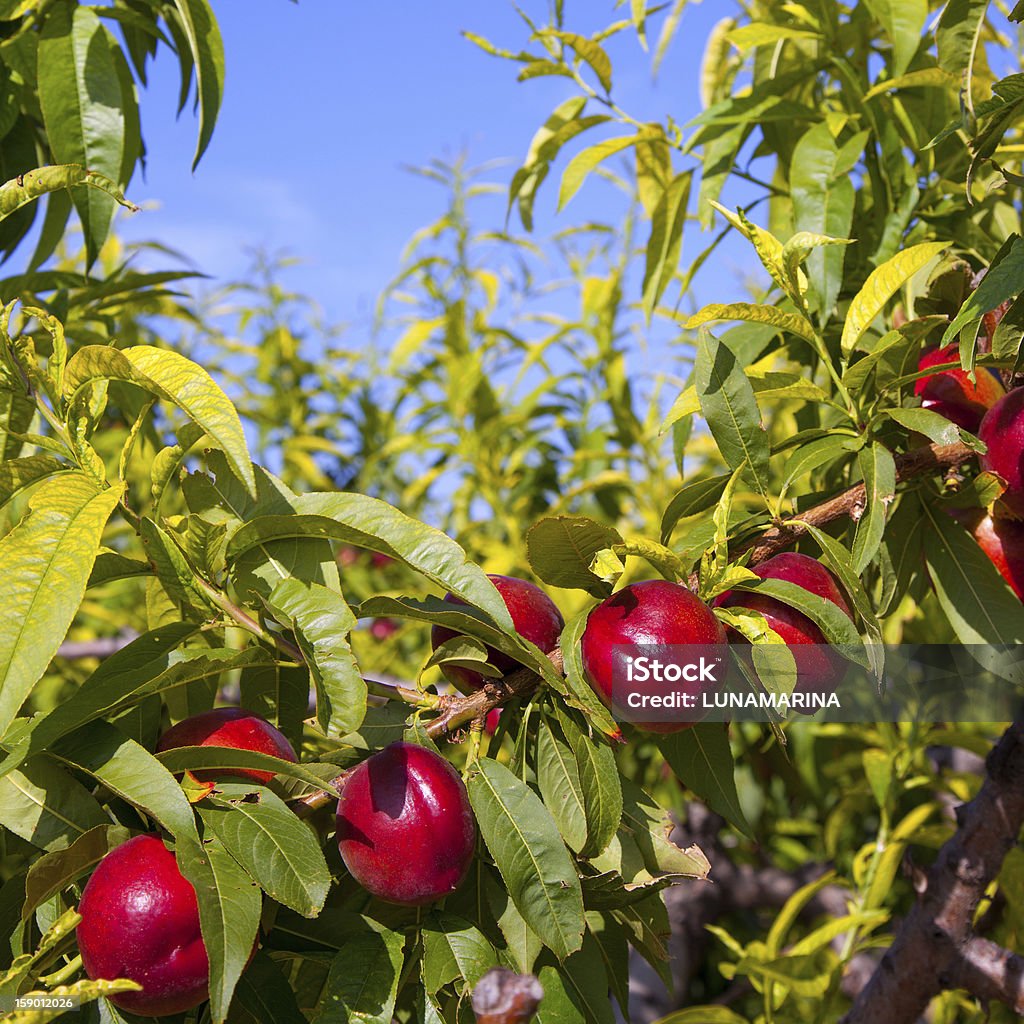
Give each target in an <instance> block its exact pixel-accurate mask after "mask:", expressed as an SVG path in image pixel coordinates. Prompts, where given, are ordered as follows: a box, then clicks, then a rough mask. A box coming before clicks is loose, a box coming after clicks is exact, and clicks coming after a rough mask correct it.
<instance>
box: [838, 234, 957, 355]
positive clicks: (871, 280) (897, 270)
mask: <svg viewBox="0 0 1024 1024" xmlns="http://www.w3.org/2000/svg"><path fill="white" fill-rule="evenodd" d="M949 245H950V243H949V242H922V243H921V244H920V245H914V246H911V247H910V248H909V249H904V250H903V252H898V253H896V255H895V256H893V257H892V259H890V260H886V262H885V263H883V264H882V265H881V266H880V267H876V268H875V269H874V270H873V271H871V273H870V274H869V275H868V279H867V280H866V281H865V282H864V287H863V288H861V290H860V291H859V292H858V293H857V294H856V296H855V297H854V299H853V302H851V303H850V308H849V310H848V311H847V314H846V322H845V323H844V324H843V342H842V345H843V354H844V355H846V356H849V354H850V353H851V352H852V351H853V350H854V348H855V347H856V345H857V342H858V341H860V339H861V337H863V335H864V332H865V331H866V330H867V329H868V328H869V327H870V326H871V324H872V323H873V321H874V319H875V317H876V316H878V314H879V313H881V312H882V310H883V309H885V305H886V303H887V302H888V301H889V300H890V299H891V298H892V297H893V296H894V295H895V294H896V293H897V292H898V291H899V290H900V288H902V287H903V285H904V284H906V283H907V281H909V280H910V279H911V278H912V277H913V276H914V275H915V274H916V273H917V272H918V271H919V270H922V269H923V268H924V267H926V266H928V264H929V263H931V261H932V260H933V259H935V257H936V256H938V255H939V253H941V252H942V251H943V250H944V249H948V248H949Z"/></svg>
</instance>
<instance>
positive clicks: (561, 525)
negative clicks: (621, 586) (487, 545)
mask: <svg viewBox="0 0 1024 1024" xmlns="http://www.w3.org/2000/svg"><path fill="white" fill-rule="evenodd" d="M621 543H622V537H621V535H620V534H619V532H618V531H617V530H615V529H614V528H613V527H611V526H606V525H604V524H603V523H599V522H597V521H596V520H594V519H590V518H588V517H587V516H551V517H548V518H546V519H541V520H540V522H538V523H535V524H534V525H533V526H531V527H530V529H529V530H528V531H527V533H526V552H527V557H528V558H529V560H530V568H532V569H533V571H534V573H535V574H536V576H537V578H538V579H540V580H543V581H544V582H545V583H550V584H551V586H553V587H564V588H566V589H569V590H585V591H586V592H587V593H588V594H592V595H593V596H594V597H600V598H604V597H607V596H608V595H609V594H610V593H611V588H610V587H609V586H608V584H607V583H605V582H604V580H602V579H600V578H599V577H598V576H596V575H595V574H594V573H593V572H592V571H591V569H590V566H591V565H592V564H593V561H594V556H595V555H596V554H597V553H598V552H599V551H601V550H603V549H604V548H610V547H614V546H615V545H616V544H621Z"/></svg>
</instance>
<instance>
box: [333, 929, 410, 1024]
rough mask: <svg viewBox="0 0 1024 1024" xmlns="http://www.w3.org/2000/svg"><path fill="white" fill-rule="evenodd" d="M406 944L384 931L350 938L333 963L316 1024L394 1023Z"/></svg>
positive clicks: (400, 937) (393, 933)
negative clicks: (403, 948)
mask: <svg viewBox="0 0 1024 1024" xmlns="http://www.w3.org/2000/svg"><path fill="white" fill-rule="evenodd" d="M404 942H405V938H404V936H403V935H402V934H401V933H400V932H392V931H387V930H384V929H381V930H380V931H369V932H362V933H360V934H357V935H356V936H354V937H353V938H351V939H349V940H348V941H347V942H346V943H345V945H344V946H342V947H341V951H340V952H339V953H338V955H337V956H336V957H335V958H334V960H333V961H332V962H331V969H330V973H329V974H328V976H327V984H326V986H325V987H324V993H325V997H324V999H323V1001H322V1003H321V1004H320V1006H319V1008H318V1012H317V1015H316V1024H391V1020H392V1017H393V1016H394V1008H395V998H396V996H397V995H398V980H399V977H400V975H401V971H402V946H403V944H404Z"/></svg>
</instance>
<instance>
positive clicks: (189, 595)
mask: <svg viewBox="0 0 1024 1024" xmlns="http://www.w3.org/2000/svg"><path fill="white" fill-rule="evenodd" d="M138 532H139V539H140V540H141V541H142V547H143V550H144V551H145V553H146V555H147V556H148V557H149V561H150V563H151V564H152V565H153V567H154V569H155V571H156V575H157V577H158V578H159V579H160V582H161V584H162V585H163V588H164V590H165V591H166V593H167V595H168V597H170V598H171V600H172V601H173V602H174V603H175V604H176V605H177V606H178V608H179V609H180V610H181V612H182V615H181V617H182V618H185V619H188V618H192V619H194V620H196V621H202V620H203V619H206V618H208V617H209V616H210V613H211V612H212V611H213V610H214V607H215V606H214V605H213V604H212V603H211V601H210V599H209V597H208V595H207V593H206V591H204V590H203V589H202V587H201V586H200V585H199V582H198V573H197V572H196V571H195V570H194V569H193V568H192V566H191V565H189V563H188V561H187V560H186V558H185V556H184V555H183V554H182V552H181V550H180V548H179V547H178V546H177V545H176V544H175V543H174V541H172V540H171V538H170V535H169V534H168V533H167V532H166V531H165V530H164V529H163V528H162V527H160V526H158V525H157V524H156V523H155V522H153V520H152V519H150V518H149V517H148V516H144V517H143V518H142V520H141V522H140V523H139V527H138Z"/></svg>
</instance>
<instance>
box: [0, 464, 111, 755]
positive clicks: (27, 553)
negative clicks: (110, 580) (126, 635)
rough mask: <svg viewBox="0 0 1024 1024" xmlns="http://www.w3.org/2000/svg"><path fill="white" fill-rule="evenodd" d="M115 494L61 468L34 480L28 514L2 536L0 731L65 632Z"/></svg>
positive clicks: (80, 597)
mask: <svg viewBox="0 0 1024 1024" xmlns="http://www.w3.org/2000/svg"><path fill="white" fill-rule="evenodd" d="M119 498H120V491H119V490H118V489H115V488H110V489H109V490H106V491H100V490H98V489H97V487H96V485H95V484H94V483H93V482H92V481H91V480H90V479H89V478H88V477H87V476H86V475H85V474H84V473H77V472H68V473H61V474H60V475H59V476H58V477H56V478H52V479H50V480H47V481H45V482H44V483H43V484H41V485H40V487H39V488H38V489H37V490H36V491H35V493H34V494H33V495H32V498H31V499H30V501H29V513H28V515H27V516H26V517H25V519H23V520H22V522H21V523H19V524H18V525H17V526H16V527H15V528H14V529H13V530H11V532H10V533H8V534H7V535H6V536H5V537H3V538H2V539H0V565H3V567H4V580H5V601H4V606H5V614H4V617H3V623H2V624H0V679H3V687H2V688H0V736H2V735H3V734H4V733H5V732H6V730H7V728H8V727H9V726H10V724H11V722H12V721H14V716H15V715H17V713H18V711H19V709H20V708H21V705H22V704H23V703H24V702H25V700H26V698H27V697H28V695H29V694H30V693H31V691H32V687H33V686H34V685H35V684H36V682H37V681H38V680H39V678H40V676H42V674H43V673H44V672H45V671H46V666H47V665H48V664H49V662H50V659H51V658H52V657H53V656H54V655H55V654H56V653H57V648H58V647H60V644H61V641H62V640H63V639H64V637H65V636H66V635H67V631H68V627H69V626H70V625H71V623H72V621H73V620H74V617H75V615H76V614H77V612H78V607H79V605H80V604H81V602H82V597H83V595H84V594H85V587H86V583H87V582H88V580H89V573H90V572H91V571H92V565H93V562H94V560H95V558H96V551H97V549H98V548H99V545H100V538H101V537H102V535H103V528H104V527H105V526H106V523H107V520H108V519H109V518H110V514H111V512H113V510H114V507H115V506H116V505H117V502H118V499H119Z"/></svg>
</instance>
